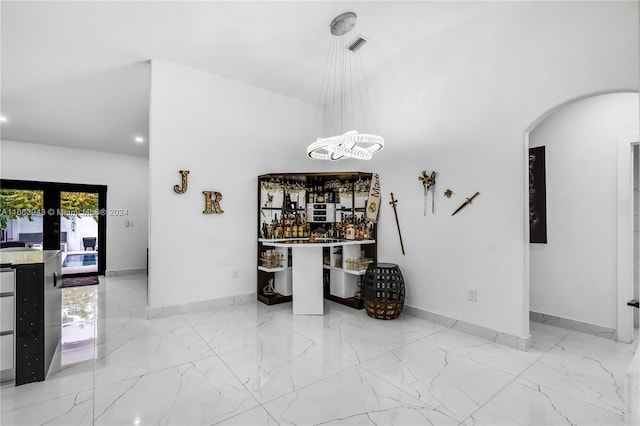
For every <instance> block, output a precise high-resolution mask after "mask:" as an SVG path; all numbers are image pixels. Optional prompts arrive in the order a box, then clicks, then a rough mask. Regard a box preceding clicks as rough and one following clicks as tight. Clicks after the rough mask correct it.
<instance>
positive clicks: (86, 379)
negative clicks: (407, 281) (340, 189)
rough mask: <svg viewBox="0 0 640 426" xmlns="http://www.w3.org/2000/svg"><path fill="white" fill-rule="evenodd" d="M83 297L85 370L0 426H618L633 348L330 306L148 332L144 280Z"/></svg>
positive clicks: (235, 309)
mask: <svg viewBox="0 0 640 426" xmlns="http://www.w3.org/2000/svg"><path fill="white" fill-rule="evenodd" d="M65 290H66V291H74V289H65ZM96 291H97V305H96V308H95V311H92V312H93V314H94V316H95V321H94V323H93V328H92V330H94V333H95V336H93V345H94V347H93V349H92V350H89V351H85V352H86V353H87V354H89V359H87V360H85V361H82V362H78V363H73V364H67V365H64V366H63V367H61V368H60V370H59V371H57V372H55V373H52V374H50V375H49V377H48V379H47V380H46V381H44V382H40V383H33V384H28V385H23V386H19V387H14V386H12V385H11V384H9V385H7V384H5V385H3V386H2V387H1V388H0V397H1V398H0V401H1V404H0V409H1V417H0V420H1V421H0V424H2V425H7V426H8V425H44V424H46V425H92V424H95V425H129V424H133V425H152V424H153V425H214V424H222V425H311V424H314V425H319V424H344V425H428V424H433V425H464V426H472V425H498V424H505V425H556V424H557V425H565V424H574V425H616V424H624V412H623V410H624V406H625V405H624V400H623V395H624V380H625V371H626V369H627V367H628V366H629V363H630V362H631V359H632V357H633V353H634V351H635V348H636V345H637V343H636V344H635V345H623V344H618V343H616V342H614V341H612V340H608V339H604V338H600V337H595V336H591V335H587V334H582V333H579V332H575V331H569V330H565V329H561V328H557V327H553V326H549V325H544V324H539V323H532V324H531V329H532V335H533V343H532V348H531V350H530V351H528V352H522V351H518V350H516V349H512V348H508V347H505V346H501V345H499V344H496V343H493V342H490V341H487V340H484V339H482V338H479V337H474V336H471V335H467V334H463V333H460V332H457V331H454V330H451V329H448V328H444V327H441V326H439V325H436V324H432V323H429V322H425V321H423V320H420V319H417V318H414V317H411V316H408V315H402V316H401V317H400V318H398V319H396V320H393V321H380V320H375V319H371V318H369V317H367V315H366V313H365V312H364V311H357V310H352V309H350V308H346V307H344V306H341V305H338V304H335V303H333V302H329V301H326V302H325V303H326V304H325V312H326V313H325V315H324V316H321V317H319V316H293V315H292V313H291V305H290V304H283V305H277V306H265V305H263V304H261V303H258V302H256V301H251V302H245V303H238V304H235V305H230V306H224V307H218V308H214V309H209V310H203V311H196V312H190V313H186V314H180V315H174V316H170V317H163V318H157V319H152V320H147V319H146V313H145V306H146V300H147V295H146V276H121V277H107V278H102V277H101V284H100V285H99V286H97V288H96ZM636 342H637V340H636ZM63 358H64V354H63Z"/></svg>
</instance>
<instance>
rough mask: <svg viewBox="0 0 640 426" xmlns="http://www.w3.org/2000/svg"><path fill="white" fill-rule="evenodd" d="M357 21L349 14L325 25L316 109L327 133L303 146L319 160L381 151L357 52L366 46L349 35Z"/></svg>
mask: <svg viewBox="0 0 640 426" xmlns="http://www.w3.org/2000/svg"><path fill="white" fill-rule="evenodd" d="M356 21H357V17H356V14H355V13H353V12H347V13H343V14H341V15H339V16H337V17H336V18H335V19H333V21H331V24H330V25H329V28H330V31H331V34H332V37H331V46H330V49H329V55H328V58H327V64H326V65H325V71H324V77H323V81H322V87H321V93H320V99H319V100H318V109H317V114H318V112H319V111H322V112H323V116H324V124H325V127H326V128H327V129H328V131H329V134H333V135H335V136H329V137H320V138H318V139H317V140H316V141H315V142H313V143H311V144H310V145H309V146H308V147H307V155H308V156H309V157H310V158H314V159H319V160H330V161H337V160H341V159H346V158H354V159H358V160H370V159H371V158H372V157H373V154H374V153H376V152H378V151H380V150H381V149H382V148H384V138H382V137H381V136H378V135H376V134H373V133H365V132H358V131H357V130H354V129H356V128H357V129H359V130H361V131H362V130H368V131H369V132H374V133H375V120H374V117H373V107H372V105H371V99H370V97H369V93H368V89H367V82H366V78H365V73H364V68H363V66H362V59H361V57H360V54H359V49H360V48H361V47H362V46H363V45H364V44H365V43H366V41H367V40H366V39H364V38H363V37H361V36H353V35H352V30H353V29H354V27H355V24H356Z"/></svg>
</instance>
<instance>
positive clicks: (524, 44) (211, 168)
mask: <svg viewBox="0 0 640 426" xmlns="http://www.w3.org/2000/svg"><path fill="white" fill-rule="evenodd" d="M488 5H489V4H488ZM594 28H599V31H594V30H593V29H594ZM374 48H375V43H374V40H372V41H371V43H368V45H367V47H366V49H374ZM639 50H640V49H639V48H638V5H637V3H635V2H621V3H615V2H558V3H556V2H504V3H491V7H489V6H488V8H487V14H486V16H485V17H484V18H483V19H479V20H476V21H467V22H464V24H463V25H460V26H459V27H456V28H453V29H450V30H447V31H446V32H443V33H439V34H436V35H433V36H431V37H428V38H425V39H422V40H418V41H416V42H415V43H413V44H412V45H410V46H409V47H407V48H405V49H403V50H401V51H399V52H398V54H397V56H396V57H395V58H393V60H391V61H390V62H389V63H388V64H386V65H384V66H383V67H381V68H379V69H377V70H375V71H374V72H372V74H371V75H370V76H369V79H368V84H369V90H370V93H371V97H372V102H373V106H374V109H375V114H376V119H377V126H378V130H379V132H380V133H381V134H382V135H383V136H384V137H385V139H386V144H387V146H386V147H385V149H384V151H383V152H382V153H380V154H379V155H377V156H376V157H375V158H374V159H373V160H372V161H370V162H366V163H363V162H358V161H355V160H347V161H344V162H338V163H331V164H330V163H326V162H324V163H323V162H314V161H312V160H307V159H306V157H305V155H304V149H305V147H306V145H307V144H308V141H309V140H310V138H311V139H312V138H313V135H314V132H313V131H311V130H310V127H309V126H308V123H310V122H312V120H311V119H310V117H311V118H312V113H313V111H312V110H311V111H308V106H307V105H303V104H299V105H298V104H296V102H295V101H292V100H286V102H285V101H284V100H281V99H280V97H278V96H277V95H273V94H268V95H267V94H263V92H261V91H260V90H257V89H251V88H247V87H246V86H243V85H240V84H237V83H233V82H231V81H229V80H224V79H221V78H217V77H215V76H210V75H206V74H204V73H198V72H194V71H189V70H186V69H184V68H179V67H177V66H172V65H168V64H162V65H161V66H157V65H156V66H155V67H152V69H154V70H155V71H154V72H153V76H152V113H151V119H152V120H151V131H152V140H151V146H150V169H151V182H152V183H151V202H152V207H151V208H152V218H151V248H152V250H153V251H154V252H153V253H152V264H151V271H150V274H151V275H150V278H151V281H152V282H151V283H150V287H151V291H152V293H151V306H152V307H160V306H166V305H173V304H179V303H185V302H190V301H195V300H205V299H208V298H217V297H224V296H228V295H233V294H242V293H245V292H252V291H255V288H254V287H255V256H256V253H255V250H256V249H255V236H256V233H257V230H256V229H255V223H256V217H255V204H256V201H255V188H254V184H255V176H256V175H257V174H260V173H264V172H270V171H320V170H322V171H325V170H358V171H376V172H378V173H380V176H381V185H382V192H383V195H384V197H385V198H384V199H383V206H384V207H383V208H381V212H380V218H379V219H380V224H379V229H378V230H379V233H378V240H379V246H378V247H379V252H378V258H379V260H381V261H388V262H394V263H398V264H399V265H400V266H401V268H402V270H403V273H404V275H405V279H406V282H407V302H406V303H407V304H408V305H411V306H414V307H417V308H420V309H424V310H427V311H431V312H435V313H438V314H441V315H445V316H448V317H451V318H456V319H460V320H463V321H467V322H471V323H473V324H477V325H480V326H484V327H488V328H490V329H493V330H498V331H502V332H506V333H509V334H513V335H516V336H520V337H526V336H527V335H528V333H529V328H528V311H529V301H528V297H529V296H528V294H529V290H528V275H526V274H525V255H526V253H525V228H524V224H525V217H526V214H525V202H526V197H525V189H526V181H525V176H526V168H525V167H526V166H527V164H528V162H527V157H526V152H525V147H524V132H525V131H526V130H527V129H528V128H530V126H531V125H532V124H533V123H534V122H535V121H536V120H538V119H539V117H540V116H541V115H543V114H545V113H546V112H547V111H549V110H551V109H552V108H554V107H556V106H558V105H560V104H562V103H564V102H566V101H568V100H570V99H574V98H577V97H580V96H584V95H586V94H592V93H598V92H603V91H612V90H629V89H636V88H637V87H638V75H639V72H638V59H639V58H638V51H639ZM363 57H364V60H365V68H366V52H363ZM249 100H251V102H249ZM311 108H313V107H311ZM224 143H228V144H229V145H230V146H229V147H224V146H223V145H222V144H224ZM280 147H282V148H280ZM249 149H251V151H249ZM183 168H186V169H189V170H191V171H192V174H191V175H190V177H191V180H190V188H191V191H192V192H190V193H188V194H185V195H183V196H178V195H176V194H174V193H173V191H172V189H171V188H172V187H173V185H174V184H176V183H178V177H179V175H178V170H180V169H183ZM424 169H427V170H428V171H431V170H436V171H437V172H438V183H437V186H436V191H437V194H438V198H437V200H436V214H435V215H431V214H430V213H428V214H427V216H426V217H424V216H423V208H422V203H423V199H422V185H421V184H420V181H419V180H418V176H419V174H420V172H421V171H422V170H424ZM447 188H450V189H452V190H453V192H454V196H453V197H452V198H451V199H447V198H445V197H443V196H442V193H443V192H444V190H445V189H447ZM203 189H214V190H219V191H221V192H222V193H223V195H224V196H225V200H223V206H224V208H226V210H225V214H224V215H222V216H220V217H216V216H211V217H206V216H203V215H201V213H200V212H201V210H202V207H203V206H202V194H201V191H202V190H203ZM475 191H479V192H480V196H479V197H478V198H477V199H476V200H475V201H474V204H473V205H472V206H469V207H467V208H466V209H465V210H463V212H462V213H460V214H458V215H457V216H455V217H451V216H450V215H451V212H452V211H453V210H454V209H455V208H456V207H457V206H458V205H459V204H460V203H461V202H462V201H464V198H465V197H468V196H469V195H471V194H473V193H474V192H475ZM390 192H394V194H395V195H396V197H397V198H398V199H399V205H398V209H399V218H400V226H401V228H402V232H403V237H404V242H405V248H406V250H407V254H406V256H403V255H402V254H401V252H400V245H399V242H398V235H397V230H396V226H395V220H394V218H393V212H392V210H391V208H390V206H389V205H388V204H387V203H386V202H387V201H389V200H388V198H389V193H390ZM227 212H228V213H227ZM176 228H178V229H176ZM168 230H173V231H171V232H168ZM154 269H155V271H154ZM234 269H235V270H239V271H240V274H239V279H238V280H237V281H230V279H229V277H230V276H231V275H232V273H231V271H232V270H234ZM469 288H475V289H477V290H478V301H477V302H469V301H467V300H466V298H467V289H469Z"/></svg>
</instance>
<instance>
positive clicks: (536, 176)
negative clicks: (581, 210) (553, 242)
mask: <svg viewBox="0 0 640 426" xmlns="http://www.w3.org/2000/svg"><path fill="white" fill-rule="evenodd" d="M529 242H530V243H545V244H546V242H547V188H546V178H545V149H544V146H539V147H536V148H529Z"/></svg>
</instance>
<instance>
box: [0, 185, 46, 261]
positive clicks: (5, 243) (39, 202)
mask: <svg viewBox="0 0 640 426" xmlns="http://www.w3.org/2000/svg"><path fill="white" fill-rule="evenodd" d="M44 214H45V210H44V201H43V191H37V190H30V189H2V190H0V248H2V249H7V248H13V249H19V248H34V249H40V250H42V241H43V238H42V235H43V234H42V223H43V216H44Z"/></svg>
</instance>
